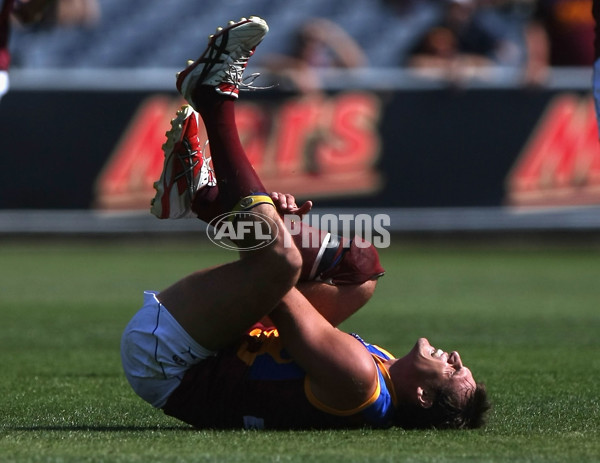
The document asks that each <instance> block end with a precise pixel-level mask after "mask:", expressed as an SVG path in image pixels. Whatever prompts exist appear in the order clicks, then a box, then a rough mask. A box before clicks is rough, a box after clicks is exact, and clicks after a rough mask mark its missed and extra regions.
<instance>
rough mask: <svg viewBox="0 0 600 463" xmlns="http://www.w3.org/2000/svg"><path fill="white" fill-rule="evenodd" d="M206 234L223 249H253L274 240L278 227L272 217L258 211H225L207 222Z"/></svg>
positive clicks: (262, 246) (264, 245)
mask: <svg viewBox="0 0 600 463" xmlns="http://www.w3.org/2000/svg"><path fill="white" fill-rule="evenodd" d="M206 235H207V236H208V239H209V240H210V241H211V242H213V243H214V244H216V245H217V246H219V247H221V248H223V249H227V250H230V251H254V250H256V249H261V248H264V247H266V246H269V245H270V244H271V243H272V242H273V241H275V239H276V238H277V236H278V235H279V228H278V227H277V223H276V222H275V221H274V220H273V219H272V218H270V217H269V216H267V215H265V214H261V213H260V212H252V211H239V212H227V213H225V214H221V215H219V216H217V217H215V218H214V219H212V220H211V221H210V222H209V224H208V228H207V229H206ZM236 243H237V244H236ZM243 243H251V244H243Z"/></svg>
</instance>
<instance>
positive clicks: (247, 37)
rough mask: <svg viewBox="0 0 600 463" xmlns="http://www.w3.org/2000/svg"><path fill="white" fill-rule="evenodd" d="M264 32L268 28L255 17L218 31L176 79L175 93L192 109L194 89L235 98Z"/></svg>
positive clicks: (241, 20) (233, 23)
mask: <svg viewBox="0 0 600 463" xmlns="http://www.w3.org/2000/svg"><path fill="white" fill-rule="evenodd" d="M267 32H269V26H267V23H266V22H265V20H264V19H261V18H259V17H257V16H250V18H249V19H246V18H242V19H240V20H239V21H238V22H233V21H230V22H229V24H228V25H227V27H225V28H222V27H219V28H218V29H217V32H216V33H215V34H214V35H211V36H210V37H209V40H208V47H207V48H206V50H205V51H204V53H203V54H202V56H200V58H198V59H197V60H196V61H194V62H193V63H191V64H190V65H189V66H188V67H187V68H185V69H184V70H183V71H181V72H180V73H179V74H178V75H177V90H179V93H181V94H182V95H183V97H184V98H185V99H186V100H187V101H188V103H190V104H191V105H192V106H194V103H193V101H192V93H193V91H194V89H195V88H196V87H197V86H198V85H208V86H212V87H214V88H215V90H216V91H217V93H220V94H222V95H227V96H230V97H233V98H237V97H238V95H239V90H240V85H243V84H242V77H243V74H244V70H245V69H246V66H247V65H248V60H249V59H250V57H251V56H252V55H253V54H254V50H255V49H256V47H257V45H258V44H259V43H260V42H261V41H262V39H263V38H264V37H265V35H266V34H267Z"/></svg>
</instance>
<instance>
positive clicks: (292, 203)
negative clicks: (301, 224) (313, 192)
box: [271, 191, 313, 217]
mask: <svg viewBox="0 0 600 463" xmlns="http://www.w3.org/2000/svg"><path fill="white" fill-rule="evenodd" d="M271 199H272V200H273V202H274V203H275V207H276V208H277V212H279V214H281V215H283V214H296V215H298V216H300V217H302V216H303V215H304V214H307V213H308V212H309V211H310V210H311V209H312V206H313V203H312V201H306V202H305V203H304V204H302V206H298V205H297V204H296V198H294V196H293V195H291V194H289V193H279V192H276V191H274V192H273V193H271Z"/></svg>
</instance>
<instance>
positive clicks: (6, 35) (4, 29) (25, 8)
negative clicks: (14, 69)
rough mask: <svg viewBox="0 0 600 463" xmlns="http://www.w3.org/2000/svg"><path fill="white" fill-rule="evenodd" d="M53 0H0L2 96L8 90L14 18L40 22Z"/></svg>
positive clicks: (0, 89)
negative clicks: (11, 32)
mask: <svg viewBox="0 0 600 463" xmlns="http://www.w3.org/2000/svg"><path fill="white" fill-rule="evenodd" d="M52 3H53V0H0V4H1V9H0V98H2V96H4V95H5V94H6V92H7V91H8V85H9V82H8V69H9V68H10V50H9V40H10V26H11V21H12V19H13V18H14V19H16V20H17V21H19V22H20V23H22V24H32V23H35V22H39V21H40V20H41V19H42V18H43V14H44V13H45V11H46V9H47V8H48V7H49V6H50V5H51V4H52Z"/></svg>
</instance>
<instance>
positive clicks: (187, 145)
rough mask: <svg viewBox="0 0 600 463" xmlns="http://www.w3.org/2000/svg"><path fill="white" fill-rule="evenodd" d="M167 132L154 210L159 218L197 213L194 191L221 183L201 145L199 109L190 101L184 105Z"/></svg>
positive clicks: (171, 217)
mask: <svg viewBox="0 0 600 463" xmlns="http://www.w3.org/2000/svg"><path fill="white" fill-rule="evenodd" d="M166 136H167V141H166V142H165V144H164V145H163V147H162V148H163V151H164V155H165V161H164V165H163V171H162V174H161V176H160V179H159V180H158V181H157V182H154V188H155V190H156V196H154V199H153V200H152V203H151V204H152V205H151V207H150V212H152V214H154V215H155V216H156V217H158V218H159V219H181V218H186V217H196V214H195V213H193V212H192V210H191V205H192V200H193V198H194V195H195V194H196V192H197V191H198V190H199V189H200V188H202V187H204V186H206V185H209V186H213V185H216V183H217V182H216V179H215V175H214V171H213V170H212V169H211V168H210V165H209V161H210V158H208V159H207V158H205V157H204V156H203V153H202V150H201V149H200V141H199V139H198V120H197V116H196V112H195V111H194V110H193V109H192V108H191V107H190V106H188V105H185V106H182V107H181V109H179V111H177V115H176V116H175V118H174V119H173V120H172V121H171V129H170V130H169V131H168V132H167V133H166Z"/></svg>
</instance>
